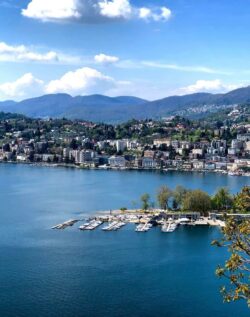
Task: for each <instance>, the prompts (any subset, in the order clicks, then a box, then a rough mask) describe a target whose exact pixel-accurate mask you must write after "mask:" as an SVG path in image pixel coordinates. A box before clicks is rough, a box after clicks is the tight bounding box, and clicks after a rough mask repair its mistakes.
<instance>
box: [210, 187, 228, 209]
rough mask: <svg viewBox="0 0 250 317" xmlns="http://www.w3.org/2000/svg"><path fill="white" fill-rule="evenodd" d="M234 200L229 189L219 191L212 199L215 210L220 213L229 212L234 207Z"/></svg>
mask: <svg viewBox="0 0 250 317" xmlns="http://www.w3.org/2000/svg"><path fill="white" fill-rule="evenodd" d="M232 204H233V198H232V196H231V195H230V193H229V190H228V189H227V188H224V187H222V188H220V189H218V191H217V193H216V194H215V195H214V196H213V197H212V205H213V208H214V209H216V210H218V211H227V210H228V209H230V208H231V207H232Z"/></svg>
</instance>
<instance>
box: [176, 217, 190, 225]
mask: <svg viewBox="0 0 250 317" xmlns="http://www.w3.org/2000/svg"><path fill="white" fill-rule="evenodd" d="M176 222H177V223H178V224H180V225H187V224H188V223H189V222H190V219H188V218H179V219H178V220H177V221H176Z"/></svg>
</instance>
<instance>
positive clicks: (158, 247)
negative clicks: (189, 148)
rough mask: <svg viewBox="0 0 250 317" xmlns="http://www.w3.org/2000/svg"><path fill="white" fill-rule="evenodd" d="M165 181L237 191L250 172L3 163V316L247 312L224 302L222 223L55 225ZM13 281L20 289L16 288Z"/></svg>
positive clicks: (224, 316)
mask: <svg viewBox="0 0 250 317" xmlns="http://www.w3.org/2000/svg"><path fill="white" fill-rule="evenodd" d="M163 184H166V185H168V186H170V187H171V188H174V187H175V186H176V185H178V184H181V185H183V186H186V187H188V188H193V189H194V188H201V189H203V190H207V191H208V192H209V193H213V192H214V191H215V190H216V189H217V188H218V187H220V186H228V187H229V188H230V190H231V191H232V192H234V193H235V192H237V191H238V190H239V189H240V188H241V187H242V186H243V185H246V184H249V179H248V178H247V177H232V176H231V177H230V176H227V175H217V174H199V173H194V174H191V173H174V172H173V173H172V172H171V173H167V174H162V173H158V172H138V171H95V170H89V171H87V170H86V171H85V170H75V169H64V168H46V167H35V166H25V165H0V188H1V192H0V199H1V222H0V241H1V242H0V252H1V262H0V314H1V315H3V316H11V317H12V316H25V317H29V316H34V315H35V316H38V317H39V316H41V317H43V316H67V317H68V316H111V317H113V316H157V315H161V316H173V317H179V316H180V317H191V316H192V317H196V316H197V317H198V316H201V315H202V316H204V317H208V316H211V315H213V316H214V317H231V316H232V317H233V316H240V317H245V316H248V314H249V312H248V310H247V308H246V305H245V304H244V303H237V304H230V305H223V304H222V299H221V297H220V295H219V293H218V288H219V285H220V282H219V281H218V280H217V279H216V278H215V276H214V269H215V267H216V265H217V264H218V263H221V262H223V259H224V254H223V253H221V252H223V251H221V250H218V249H216V248H212V247H211V246H210V241H211V240H213V239H214V238H215V237H216V236H217V235H218V234H219V231H218V229H217V228H209V227H197V226H196V227H195V228H192V227H188V228H186V227H181V228H179V229H178V230H177V231H176V232H174V233H171V234H170V235H164V234H163V233H161V232H160V231H159V230H157V229H155V228H153V229H152V230H150V232H148V233H147V234H145V235H144V234H143V235H141V234H138V233H136V232H134V230H133V228H134V227H133V226H132V225H128V226H126V227H124V228H122V229H121V230H119V233H118V232H108V233H105V232H103V231H101V230H95V231H93V232H81V231H79V230H77V227H72V228H67V229H66V230H63V231H54V230H51V229H50V228H51V226H52V225H53V224H55V223H59V222H61V221H65V220H66V219H69V218H77V217H78V216H79V215H82V214H86V215H87V214H91V212H94V211H98V210H108V209H110V208H112V209H117V208H120V207H124V206H125V207H131V206H132V201H133V200H137V201H138V198H139V196H140V195H141V194H142V193H144V192H149V193H150V194H151V195H152V197H153V198H154V195H155V190H156V189H157V187H159V186H160V185H163ZM13 290H15V292H13Z"/></svg>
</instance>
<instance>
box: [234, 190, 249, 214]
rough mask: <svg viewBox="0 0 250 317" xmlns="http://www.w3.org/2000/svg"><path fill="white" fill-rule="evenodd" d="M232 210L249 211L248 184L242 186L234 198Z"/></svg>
mask: <svg viewBox="0 0 250 317" xmlns="http://www.w3.org/2000/svg"><path fill="white" fill-rule="evenodd" d="M234 210H235V211H236V212H238V213H249V212H250V186H244V187H243V188H242V190H241V192H240V193H239V194H237V195H236V196H235V198H234Z"/></svg>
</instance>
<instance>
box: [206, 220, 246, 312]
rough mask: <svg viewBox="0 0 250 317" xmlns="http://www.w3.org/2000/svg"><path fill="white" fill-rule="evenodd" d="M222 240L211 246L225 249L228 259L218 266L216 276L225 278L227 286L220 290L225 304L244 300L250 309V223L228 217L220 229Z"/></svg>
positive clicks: (214, 242)
mask: <svg viewBox="0 0 250 317" xmlns="http://www.w3.org/2000/svg"><path fill="white" fill-rule="evenodd" d="M222 231H223V238H222V239H221V240H220V241H213V242H212V244H213V245H217V246H219V247H227V248H228V251H229V252H230V254H231V255H230V258H229V259H228V260H227V261H226V262H225V264H224V266H219V267H218V268H217V270H216V275H217V276H218V277H219V278H226V279H227V280H228V281H229V285H227V286H223V287H222V288H221V293H222V295H223V298H224V301H225V302H231V301H237V300H240V299H243V300H246V301H247V303H248V306H249V307H250V221H249V220H241V221H237V220H236V219H234V218H232V217H230V218H228V219H227V221H226V226H225V228H223V229H222Z"/></svg>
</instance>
